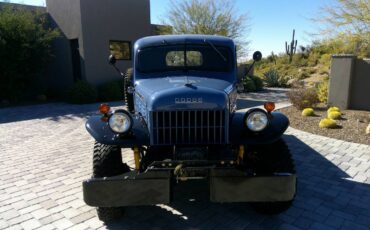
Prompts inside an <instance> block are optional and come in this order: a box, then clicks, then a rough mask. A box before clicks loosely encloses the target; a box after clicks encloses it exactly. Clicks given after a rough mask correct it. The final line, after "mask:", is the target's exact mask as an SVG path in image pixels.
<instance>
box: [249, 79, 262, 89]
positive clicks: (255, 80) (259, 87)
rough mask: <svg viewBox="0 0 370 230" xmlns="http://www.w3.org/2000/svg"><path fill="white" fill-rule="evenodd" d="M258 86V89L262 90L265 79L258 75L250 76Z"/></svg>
mask: <svg viewBox="0 0 370 230" xmlns="http://www.w3.org/2000/svg"><path fill="white" fill-rule="evenodd" d="M250 77H251V78H252V80H253V82H254V85H255V86H256V91H261V90H262V89H263V81H262V79H261V78H259V77H257V76H250Z"/></svg>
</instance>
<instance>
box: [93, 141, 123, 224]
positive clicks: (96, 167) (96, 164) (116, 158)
mask: <svg viewBox="0 0 370 230" xmlns="http://www.w3.org/2000/svg"><path fill="white" fill-rule="evenodd" d="M128 171H130V168H129V167H128V165H127V164H123V163H122V156H121V148H119V147H118V146H111V145H104V144H101V143H98V142H95V145H94V155H93V178H101V177H111V176H116V175H120V174H122V173H125V172H128ZM96 211H97V214H98V217H99V219H100V220H101V221H104V222H109V221H112V220H115V219H118V218H120V217H122V215H123V212H124V210H123V208H122V207H118V208H116V207H114V208H110V207H109V208H107V207H98V208H97V209H96Z"/></svg>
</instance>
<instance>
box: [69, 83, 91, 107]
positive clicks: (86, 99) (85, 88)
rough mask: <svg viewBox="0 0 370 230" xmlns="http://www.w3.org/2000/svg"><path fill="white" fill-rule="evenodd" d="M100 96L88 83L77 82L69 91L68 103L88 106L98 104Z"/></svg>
mask: <svg viewBox="0 0 370 230" xmlns="http://www.w3.org/2000/svg"><path fill="white" fill-rule="evenodd" d="M97 97H98V94H97V92H96V90H95V88H94V87H93V86H91V85H90V84H89V83H88V82H86V81H78V82H76V83H75V84H74V85H73V86H72V88H71V89H70V90H69V91H68V98H67V99H68V102H70V103H73V104H86V103H93V102H96V99H97Z"/></svg>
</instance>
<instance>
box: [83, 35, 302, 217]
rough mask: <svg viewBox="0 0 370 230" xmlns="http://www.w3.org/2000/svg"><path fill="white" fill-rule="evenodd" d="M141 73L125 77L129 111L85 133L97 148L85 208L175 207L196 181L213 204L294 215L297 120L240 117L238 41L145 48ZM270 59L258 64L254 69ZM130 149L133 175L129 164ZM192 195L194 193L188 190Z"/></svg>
mask: <svg viewBox="0 0 370 230" xmlns="http://www.w3.org/2000/svg"><path fill="white" fill-rule="evenodd" d="M133 49H134V57H133V60H134V64H133V68H132V69H131V70H129V71H127V72H126V74H123V73H122V72H121V71H120V70H119V69H118V68H117V67H116V66H115V62H116V60H115V58H114V57H113V56H111V57H110V59H109V62H110V64H112V65H113V67H114V68H116V70H117V71H118V72H119V73H120V74H121V75H122V76H123V77H124V89H125V90H124V94H125V99H124V100H125V103H126V109H119V110H115V111H114V110H112V109H111V108H110V107H109V105H107V104H102V105H101V106H100V107H99V110H100V112H101V115H96V116H92V117H90V118H89V119H88V121H87V122H86V129H87V131H88V132H89V133H90V135H91V136H92V137H93V138H94V139H95V145H94V152H93V176H92V178H91V179H88V180H85V181H84V182H83V196H84V200H85V202H86V204H88V205H90V206H94V207H97V213H98V216H99V218H100V219H101V220H103V221H109V220H112V219H114V218H118V217H120V216H121V215H122V210H123V208H124V207H125V206H141V205H153V204H168V203H170V202H171V201H172V200H173V199H174V198H176V193H177V192H178V191H179V189H178V188H179V187H180V188H181V186H182V185H183V184H188V183H191V182H194V181H196V182H197V183H198V184H197V185H195V186H200V185H199V183H200V184H201V185H204V186H206V187H207V190H206V191H207V192H206V193H207V199H209V200H210V201H211V202H219V203H229V202H243V203H244V202H245V203H248V204H250V205H252V206H253V207H254V208H255V209H256V210H257V211H259V212H262V213H266V214H275V213H280V212H283V211H285V210H286V209H288V208H289V207H290V206H291V204H292V202H293V199H294V197H295V193H296V174H295V168H294V162H293V160H292V157H291V154H290V152H289V148H288V146H287V145H286V143H285V142H284V140H283V139H282V138H281V137H282V135H283V133H284V132H285V130H286V129H287V128H288V126H289V120H288V118H287V117H286V116H284V115H283V114H282V113H280V112H276V111H274V108H275V105H274V103H273V102H268V103H265V105H264V109H260V108H252V109H249V110H248V111H246V112H241V111H238V110H237V104H236V102H237V84H238V79H237V55H236V46H235V44H234V42H233V40H232V39H229V38H226V37H222V36H212V35H162V36H151V37H145V38H142V39H139V40H138V41H137V42H136V43H135V46H134V48H133ZM261 58H262V55H261V53H260V52H258V51H257V52H255V53H254V55H253V59H254V62H255V61H259V60H260V59H261ZM122 148H131V149H132V152H133V157H134V162H135V168H131V167H129V165H128V164H127V163H125V162H122V155H121V149H122ZM189 192H190V191H189Z"/></svg>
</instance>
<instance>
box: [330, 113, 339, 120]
mask: <svg viewBox="0 0 370 230" xmlns="http://www.w3.org/2000/svg"><path fill="white" fill-rule="evenodd" d="M341 115H342V114H341V113H340V112H338V111H331V112H329V113H328V118H330V119H333V120H338V119H340V118H341Z"/></svg>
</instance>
